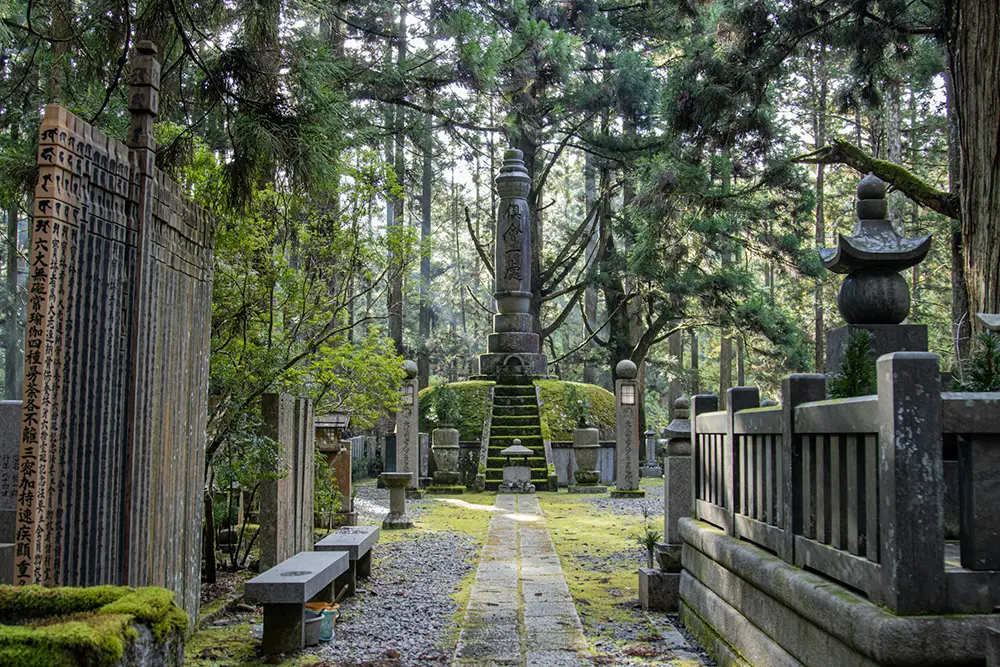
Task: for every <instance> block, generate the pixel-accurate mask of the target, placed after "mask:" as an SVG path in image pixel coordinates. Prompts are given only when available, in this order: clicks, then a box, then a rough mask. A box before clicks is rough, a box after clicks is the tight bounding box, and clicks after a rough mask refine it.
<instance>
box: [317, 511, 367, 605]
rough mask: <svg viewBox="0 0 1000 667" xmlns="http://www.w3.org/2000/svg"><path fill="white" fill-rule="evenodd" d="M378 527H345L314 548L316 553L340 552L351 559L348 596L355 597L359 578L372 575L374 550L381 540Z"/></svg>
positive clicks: (348, 573)
mask: <svg viewBox="0 0 1000 667" xmlns="http://www.w3.org/2000/svg"><path fill="white" fill-rule="evenodd" d="M379 534H380V531H379V527H378V526H344V527H343V528H338V529H337V530H335V531H334V532H332V533H330V534H329V535H327V536H326V537H324V538H323V539H322V540H320V541H319V542H317V543H316V545H315V546H314V547H313V548H314V549H316V551H325V552H329V551H338V552H343V553H346V554H348V557H349V558H350V559H351V564H350V567H349V569H348V571H347V594H348V595H354V592H355V590H356V589H357V586H358V577H361V578H362V579H367V578H368V577H370V576H371V574H372V548H373V547H374V546H375V543H376V542H378V538H379Z"/></svg>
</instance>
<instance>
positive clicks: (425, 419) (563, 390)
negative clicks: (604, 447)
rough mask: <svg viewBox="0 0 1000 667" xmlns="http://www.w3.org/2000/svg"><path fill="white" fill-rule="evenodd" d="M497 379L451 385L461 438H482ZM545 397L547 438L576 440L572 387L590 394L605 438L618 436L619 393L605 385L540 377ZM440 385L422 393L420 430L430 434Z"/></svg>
mask: <svg viewBox="0 0 1000 667" xmlns="http://www.w3.org/2000/svg"><path fill="white" fill-rule="evenodd" d="M494 384H495V383H494V382H488V381H470V382H452V383H450V384H449V386H450V387H451V388H452V389H454V390H455V394H456V403H457V407H458V409H457V412H458V423H457V424H455V425H454V426H455V428H457V429H458V431H459V438H460V439H461V440H479V439H480V438H482V433H483V422H485V421H486V415H487V413H488V412H489V410H490V403H489V396H490V387H492V386H494ZM535 385H536V386H537V387H538V388H539V393H540V394H541V398H542V405H541V417H542V437H543V438H545V439H546V440H555V441H569V440H572V439H573V428H574V427H575V426H576V424H575V423H574V421H573V418H572V417H571V414H572V411H571V410H570V408H569V406H568V399H567V390H568V389H569V387H570V386H573V387H575V388H576V390H577V392H578V394H581V395H585V396H586V397H587V403H588V405H589V420H590V423H591V424H593V425H594V426H596V427H597V428H598V429H600V432H601V439H602V440H613V439H614V437H615V395H614V394H612V393H611V392H609V391H607V390H606V389H603V388H601V387H598V386H595V385H592V384H582V383H580V382H564V381H562V380H539V381H537V382H535ZM435 391H437V388H436V387H428V388H427V389H424V390H423V391H421V392H420V430H421V431H422V432H424V433H430V432H431V431H433V430H434V429H436V428H438V422H437V419H436V415H435V414H434V410H433V407H434V392H435Z"/></svg>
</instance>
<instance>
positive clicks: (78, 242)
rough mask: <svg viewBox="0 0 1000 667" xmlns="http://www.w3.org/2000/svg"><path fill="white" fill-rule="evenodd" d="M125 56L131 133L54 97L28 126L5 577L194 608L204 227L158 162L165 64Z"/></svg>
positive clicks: (203, 380) (206, 273)
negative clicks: (29, 162)
mask: <svg viewBox="0 0 1000 667" xmlns="http://www.w3.org/2000/svg"><path fill="white" fill-rule="evenodd" d="M138 51H139V53H138V55H137V56H136V57H134V59H133V67H132V77H131V79H132V82H133V85H132V89H131V91H130V96H129V111H130V112H131V129H130V134H129V143H128V145H125V144H123V143H121V142H119V141H116V140H114V139H111V138H109V137H107V136H105V135H104V134H102V133H101V132H100V131H98V130H97V129H95V128H93V127H92V126H90V125H89V124H87V123H86V122H84V121H83V120H81V119H79V118H77V117H76V116H74V115H73V114H71V113H69V112H68V111H67V110H66V109H64V108H62V107H59V106H47V107H46V108H45V116H44V120H43V121H42V126H41V129H40V133H39V147H38V172H39V173H38V182H37V186H36V189H35V199H34V202H35V210H34V218H33V221H32V240H31V250H30V253H29V263H30V267H31V274H30V278H29V281H28V303H27V331H26V337H25V373H24V394H23V406H22V411H21V428H20V451H19V463H18V468H19V470H18V472H19V478H20V479H19V486H18V491H17V504H16V517H15V518H16V528H15V534H14V542H15V545H14V577H15V579H16V581H17V583H20V584H31V583H39V584H45V585H77V586H87V585H95V584H130V585H156V586H164V587H166V588H169V589H171V590H173V591H174V592H175V594H176V596H177V599H178V602H179V603H180V604H181V605H182V606H183V607H184V608H185V610H186V611H188V612H189V613H193V612H196V611H197V607H198V590H199V585H200V568H201V555H200V554H201V522H202V511H203V510H202V508H203V503H202V495H203V494H202V489H203V485H204V465H205V464H204V451H205V432H206V419H207V398H208V396H207V389H208V351H209V327H210V321H211V297H212V243H213V241H212V240H213V226H212V221H211V219H210V217H209V216H207V215H206V214H205V213H204V212H203V211H201V210H200V209H199V208H198V207H197V206H196V205H194V204H193V203H192V202H191V201H190V200H189V199H188V198H187V197H186V196H185V195H184V193H183V192H182V190H181V188H180V187H179V186H178V185H177V184H176V183H174V182H172V181H171V180H170V179H169V178H167V177H166V176H165V175H164V174H163V173H162V172H160V171H159V170H157V169H156V168H155V167H154V158H155V144H154V141H153V138H152V125H153V119H154V118H155V116H156V115H157V112H158V107H159V90H158V89H159V73H160V66H159V63H158V61H157V60H156V49H155V47H154V46H153V45H152V44H151V43H149V42H141V43H140V44H139V47H138ZM0 463H3V461H0ZM5 470H6V468H5ZM0 486H2V481H0Z"/></svg>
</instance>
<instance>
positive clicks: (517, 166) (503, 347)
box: [479, 149, 548, 381]
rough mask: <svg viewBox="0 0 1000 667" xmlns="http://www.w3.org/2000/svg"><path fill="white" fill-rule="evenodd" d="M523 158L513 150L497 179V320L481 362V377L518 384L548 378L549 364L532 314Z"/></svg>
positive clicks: (528, 180)
mask: <svg viewBox="0 0 1000 667" xmlns="http://www.w3.org/2000/svg"><path fill="white" fill-rule="evenodd" d="M523 158H524V155H523V154H522V153H521V151H519V150H514V149H510V150H508V151H506V152H505V153H504V163H503V167H502V168H501V169H500V175H499V176H497V179H496V186H497V191H498V192H499V194H500V205H499V208H498V210H497V230H496V254H495V256H494V276H493V288H494V293H493V297H494V298H495V299H496V302H497V310H498V312H497V314H496V315H494V316H493V333H492V334H490V335H489V339H488V342H487V347H488V354H483V355H480V357H479V373H480V375H483V376H488V377H495V378H498V379H499V378H500V377H501V376H503V377H507V378H510V379H511V380H513V381H517V378H518V377H524V376H533V375H536V376H537V375H545V374H546V371H547V366H548V362H547V360H546V357H545V355H544V354H540V353H539V349H540V344H539V341H538V334H536V333H535V326H534V321H533V317H532V314H531V251H532V239H531V218H530V215H529V211H528V193H529V192H530V191H531V176H530V174H528V170H527V168H526V167H525V166H524V159H523Z"/></svg>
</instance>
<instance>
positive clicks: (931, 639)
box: [680, 519, 1000, 667]
mask: <svg viewBox="0 0 1000 667" xmlns="http://www.w3.org/2000/svg"><path fill="white" fill-rule="evenodd" d="M680 532H681V537H682V539H683V541H684V548H683V555H682V559H683V565H684V572H683V573H682V575H681V585H680V597H681V608H680V613H681V619H682V620H683V622H684V624H685V626H686V627H687V628H688V629H689V630H690V631H691V632H692V633H693V634H694V635H695V636H696V637H697V638H698V639H699V641H700V642H701V643H702V645H703V646H705V648H706V649H707V650H708V651H709V653H711V654H712V656H713V657H714V658H715V659H716V661H717V662H718V664H719V665H721V666H729V665H740V666H746V665H757V666H762V665H767V666H769V667H785V666H796V667H798V666H804V667H839V666H841V665H843V666H847V665H850V666H852V667H856V666H864V667H869V666H875V665H879V666H884V667H888V666H900V667H902V666H904V665H905V666H908V667H922V666H926V667H930V666H931V665H935V666H951V665H954V666H956V667H957V666H959V665H982V664H984V660H985V658H984V656H985V652H986V631H985V630H986V628H1000V615H998V614H976V615H948V616H897V615H895V614H892V613H890V612H888V611H886V610H885V609H884V608H882V607H879V606H877V605H875V604H872V603H871V602H869V601H868V600H867V599H866V598H864V597H862V596H860V595H858V594H856V593H853V592H851V591H850V590H848V589H846V588H844V587H842V586H839V585H837V584H835V583H832V582H831V581H829V580H828V579H825V578H823V577H820V576H818V575H815V574H812V573H810V572H807V571H805V570H802V569H800V568H797V567H795V566H793V565H790V564H788V563H786V562H784V561H782V560H781V559H780V558H778V557H776V556H773V555H771V554H769V553H767V552H766V551H764V550H763V549H760V548H758V547H755V546H753V545H751V544H749V543H747V542H746V541H743V540H738V539H735V538H733V537H730V536H728V535H726V534H725V532H723V531H722V530H720V529H718V528H716V527H715V526H712V525H710V524H708V523H704V522H701V521H696V520H694V519H681V521H680Z"/></svg>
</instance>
